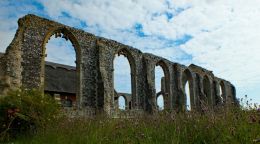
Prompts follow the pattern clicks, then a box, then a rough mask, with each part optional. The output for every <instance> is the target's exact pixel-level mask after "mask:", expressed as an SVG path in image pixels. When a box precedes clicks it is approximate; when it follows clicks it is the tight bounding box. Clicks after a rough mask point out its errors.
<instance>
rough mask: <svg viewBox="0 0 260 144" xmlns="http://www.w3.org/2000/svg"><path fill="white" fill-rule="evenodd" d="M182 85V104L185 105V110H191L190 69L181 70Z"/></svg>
mask: <svg viewBox="0 0 260 144" xmlns="http://www.w3.org/2000/svg"><path fill="white" fill-rule="evenodd" d="M182 84H183V85H182V87H183V92H184V97H183V98H182V99H183V100H182V101H183V102H182V103H183V104H184V107H185V110H187V111H191V110H192V101H194V100H193V99H194V98H193V99H192V97H191V96H192V74H191V72H190V70H188V69H186V70H185V71H184V72H183V75H182Z"/></svg>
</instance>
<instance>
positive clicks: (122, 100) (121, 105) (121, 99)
mask: <svg viewBox="0 0 260 144" xmlns="http://www.w3.org/2000/svg"><path fill="white" fill-rule="evenodd" d="M118 108H119V109H120V110H126V98H125V97H124V96H119V98H118Z"/></svg>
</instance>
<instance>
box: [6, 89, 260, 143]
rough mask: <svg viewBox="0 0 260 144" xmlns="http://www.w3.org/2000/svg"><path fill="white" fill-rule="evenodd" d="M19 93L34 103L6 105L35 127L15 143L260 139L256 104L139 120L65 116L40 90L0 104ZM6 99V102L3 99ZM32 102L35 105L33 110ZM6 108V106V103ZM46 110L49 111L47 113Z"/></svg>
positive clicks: (245, 140) (258, 115)
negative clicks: (247, 107) (42, 102)
mask: <svg viewBox="0 0 260 144" xmlns="http://www.w3.org/2000/svg"><path fill="white" fill-rule="evenodd" d="M19 93H21V94H20V95H24V97H25V98H26V99H30V101H31V102H29V104H28V103H27V104H26V105H25V104H24V106H21V105H20V104H17V103H18V102H20V101H25V102H27V100H17V101H18V102H17V103H15V107H10V104H9V106H8V109H9V108H19V109H20V111H19V112H20V113H21V114H23V115H24V116H26V118H23V117H20V116H18V115H15V116H14V117H16V118H18V119H19V120H22V121H26V122H29V125H33V126H35V127H36V129H37V130H36V131H35V130H33V129H29V132H30V133H29V134H26V135H25V134H23V135H19V136H16V137H12V138H10V139H9V141H11V142H14V143H26V144H27V143H35V144H38V143H44V144H45V143H48V144H49V143H55V144H56V143H58V144H59V143H60V144H64V143H118V144H121V143H149V144H150V143H160V144H161V143H166V144H169V143H176V144H177V143H198V144H201V143H243V144H246V143H254V141H255V142H256V141H258V139H259V138H260V111H257V109H255V108H249V109H246V110H245V109H243V110H242V109H241V108H238V107H233V108H229V109H226V108H219V110H218V111H216V112H214V111H206V112H204V113H203V114H201V113H195V112H189V113H167V112H162V113H160V114H158V115H154V116H149V115H147V116H144V117H141V118H137V119H124V118H120V119H109V118H105V117H104V116H98V117H96V118H65V117H61V116H60V114H58V113H57V111H59V108H57V107H56V104H55V102H54V101H53V100H51V99H49V98H47V97H42V95H39V94H38V93H37V92H36V91H28V92H24V91H22V92H15V93H12V94H10V98H7V97H5V98H3V99H5V100H4V101H3V100H2V99H1V109H2V111H3V108H2V107H3V106H5V105H7V104H8V103H10V102H9V101H13V99H14V98H17V95H19ZM25 95H26V96H25ZM29 95H30V96H29ZM11 96H13V98H11ZM31 96H38V98H28V97H31ZM19 97H20V96H19ZM7 99H8V100H7ZM21 99H22V97H21ZM39 99H44V101H47V102H48V104H46V105H44V104H39V105H38V104H35V103H39V102H40V101H39ZM3 102H4V103H7V104H3ZM51 103H53V104H51ZM5 107H6V106H5ZM32 107H33V108H34V109H35V110H30V109H31V108H32ZM4 109H5V110H6V108H4ZM8 109H7V110H8ZM2 111H1V116H2ZM23 111H24V112H23ZM45 111H48V112H46V113H45ZM7 113H8V112H7ZM35 113H37V114H35ZM28 118H29V119H28ZM9 119H10V118H9ZM9 119H8V121H9V122H10V120H9ZM1 124H2V119H1ZM26 124H27V123H26ZM26 127H27V126H26ZM5 128H6V127H5ZM16 128H17V127H16ZM31 131H33V134H32V132H31ZM19 132H21V131H19ZM21 134H22V133H21Z"/></svg>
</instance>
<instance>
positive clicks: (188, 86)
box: [185, 81, 191, 111]
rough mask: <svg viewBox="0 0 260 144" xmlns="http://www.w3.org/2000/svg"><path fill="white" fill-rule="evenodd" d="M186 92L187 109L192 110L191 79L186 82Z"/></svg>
mask: <svg viewBox="0 0 260 144" xmlns="http://www.w3.org/2000/svg"><path fill="white" fill-rule="evenodd" d="M185 94H186V110H188V111H190V110H191V102H190V101H191V100H190V84H189V81H187V82H186V84H185Z"/></svg>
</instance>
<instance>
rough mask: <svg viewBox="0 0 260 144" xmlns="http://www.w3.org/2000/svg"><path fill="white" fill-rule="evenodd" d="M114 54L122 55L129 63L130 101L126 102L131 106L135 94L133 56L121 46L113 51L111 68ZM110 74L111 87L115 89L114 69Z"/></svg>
mask: <svg viewBox="0 0 260 144" xmlns="http://www.w3.org/2000/svg"><path fill="white" fill-rule="evenodd" d="M116 55H117V56H121V55H123V56H124V57H126V59H127V60H128V63H129V65H130V76H131V101H129V102H128V103H129V104H131V106H133V105H132V104H133V102H132V100H133V98H135V95H136V64H135V60H134V57H133V55H132V54H131V53H130V52H129V51H128V50H127V49H126V48H122V49H119V50H117V51H116V52H115V53H114V57H113V69H114V60H115V58H116ZM112 76H113V89H115V84H114V77H115V74H114V70H113V74H112ZM113 99H114V98H113ZM125 100H126V101H127V99H126V98H125ZM126 106H127V104H126Z"/></svg>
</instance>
